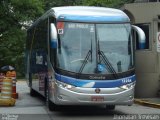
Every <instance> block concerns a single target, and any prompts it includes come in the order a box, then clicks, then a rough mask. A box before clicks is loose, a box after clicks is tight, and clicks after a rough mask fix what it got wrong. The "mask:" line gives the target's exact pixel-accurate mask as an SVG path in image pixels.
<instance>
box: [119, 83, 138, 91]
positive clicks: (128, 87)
mask: <svg viewBox="0 0 160 120" xmlns="http://www.w3.org/2000/svg"><path fill="white" fill-rule="evenodd" d="M134 86H135V83H130V84H126V85H123V86H120V88H121V89H124V90H128V89H130V88H133V87H134Z"/></svg>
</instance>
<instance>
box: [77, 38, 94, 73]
mask: <svg viewBox="0 0 160 120" xmlns="http://www.w3.org/2000/svg"><path fill="white" fill-rule="evenodd" d="M90 56H91V62H92V39H91V49H90V50H89V51H88V53H87V55H86V57H85V59H84V62H83V63H82V66H81V67H80V69H79V72H78V74H80V73H82V71H83V69H84V67H85V65H86V63H87V61H88V59H89V57H90Z"/></svg>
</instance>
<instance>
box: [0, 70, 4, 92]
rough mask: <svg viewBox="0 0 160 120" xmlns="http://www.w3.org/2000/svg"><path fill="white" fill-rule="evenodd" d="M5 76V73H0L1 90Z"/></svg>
mask: <svg viewBox="0 0 160 120" xmlns="http://www.w3.org/2000/svg"><path fill="white" fill-rule="evenodd" d="M4 77H5V75H4V74H3V73H0V92H1V89H2V82H3V78H4Z"/></svg>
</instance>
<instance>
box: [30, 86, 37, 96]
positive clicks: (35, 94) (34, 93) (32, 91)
mask: <svg viewBox="0 0 160 120" xmlns="http://www.w3.org/2000/svg"><path fill="white" fill-rule="evenodd" d="M30 95H31V96H32V97H35V96H37V92H36V91H35V90H33V89H32V88H30Z"/></svg>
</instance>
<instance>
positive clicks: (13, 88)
mask: <svg viewBox="0 0 160 120" xmlns="http://www.w3.org/2000/svg"><path fill="white" fill-rule="evenodd" d="M12 98H15V99H17V98H18V93H17V92H16V81H15V80H13V82H12Z"/></svg>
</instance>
